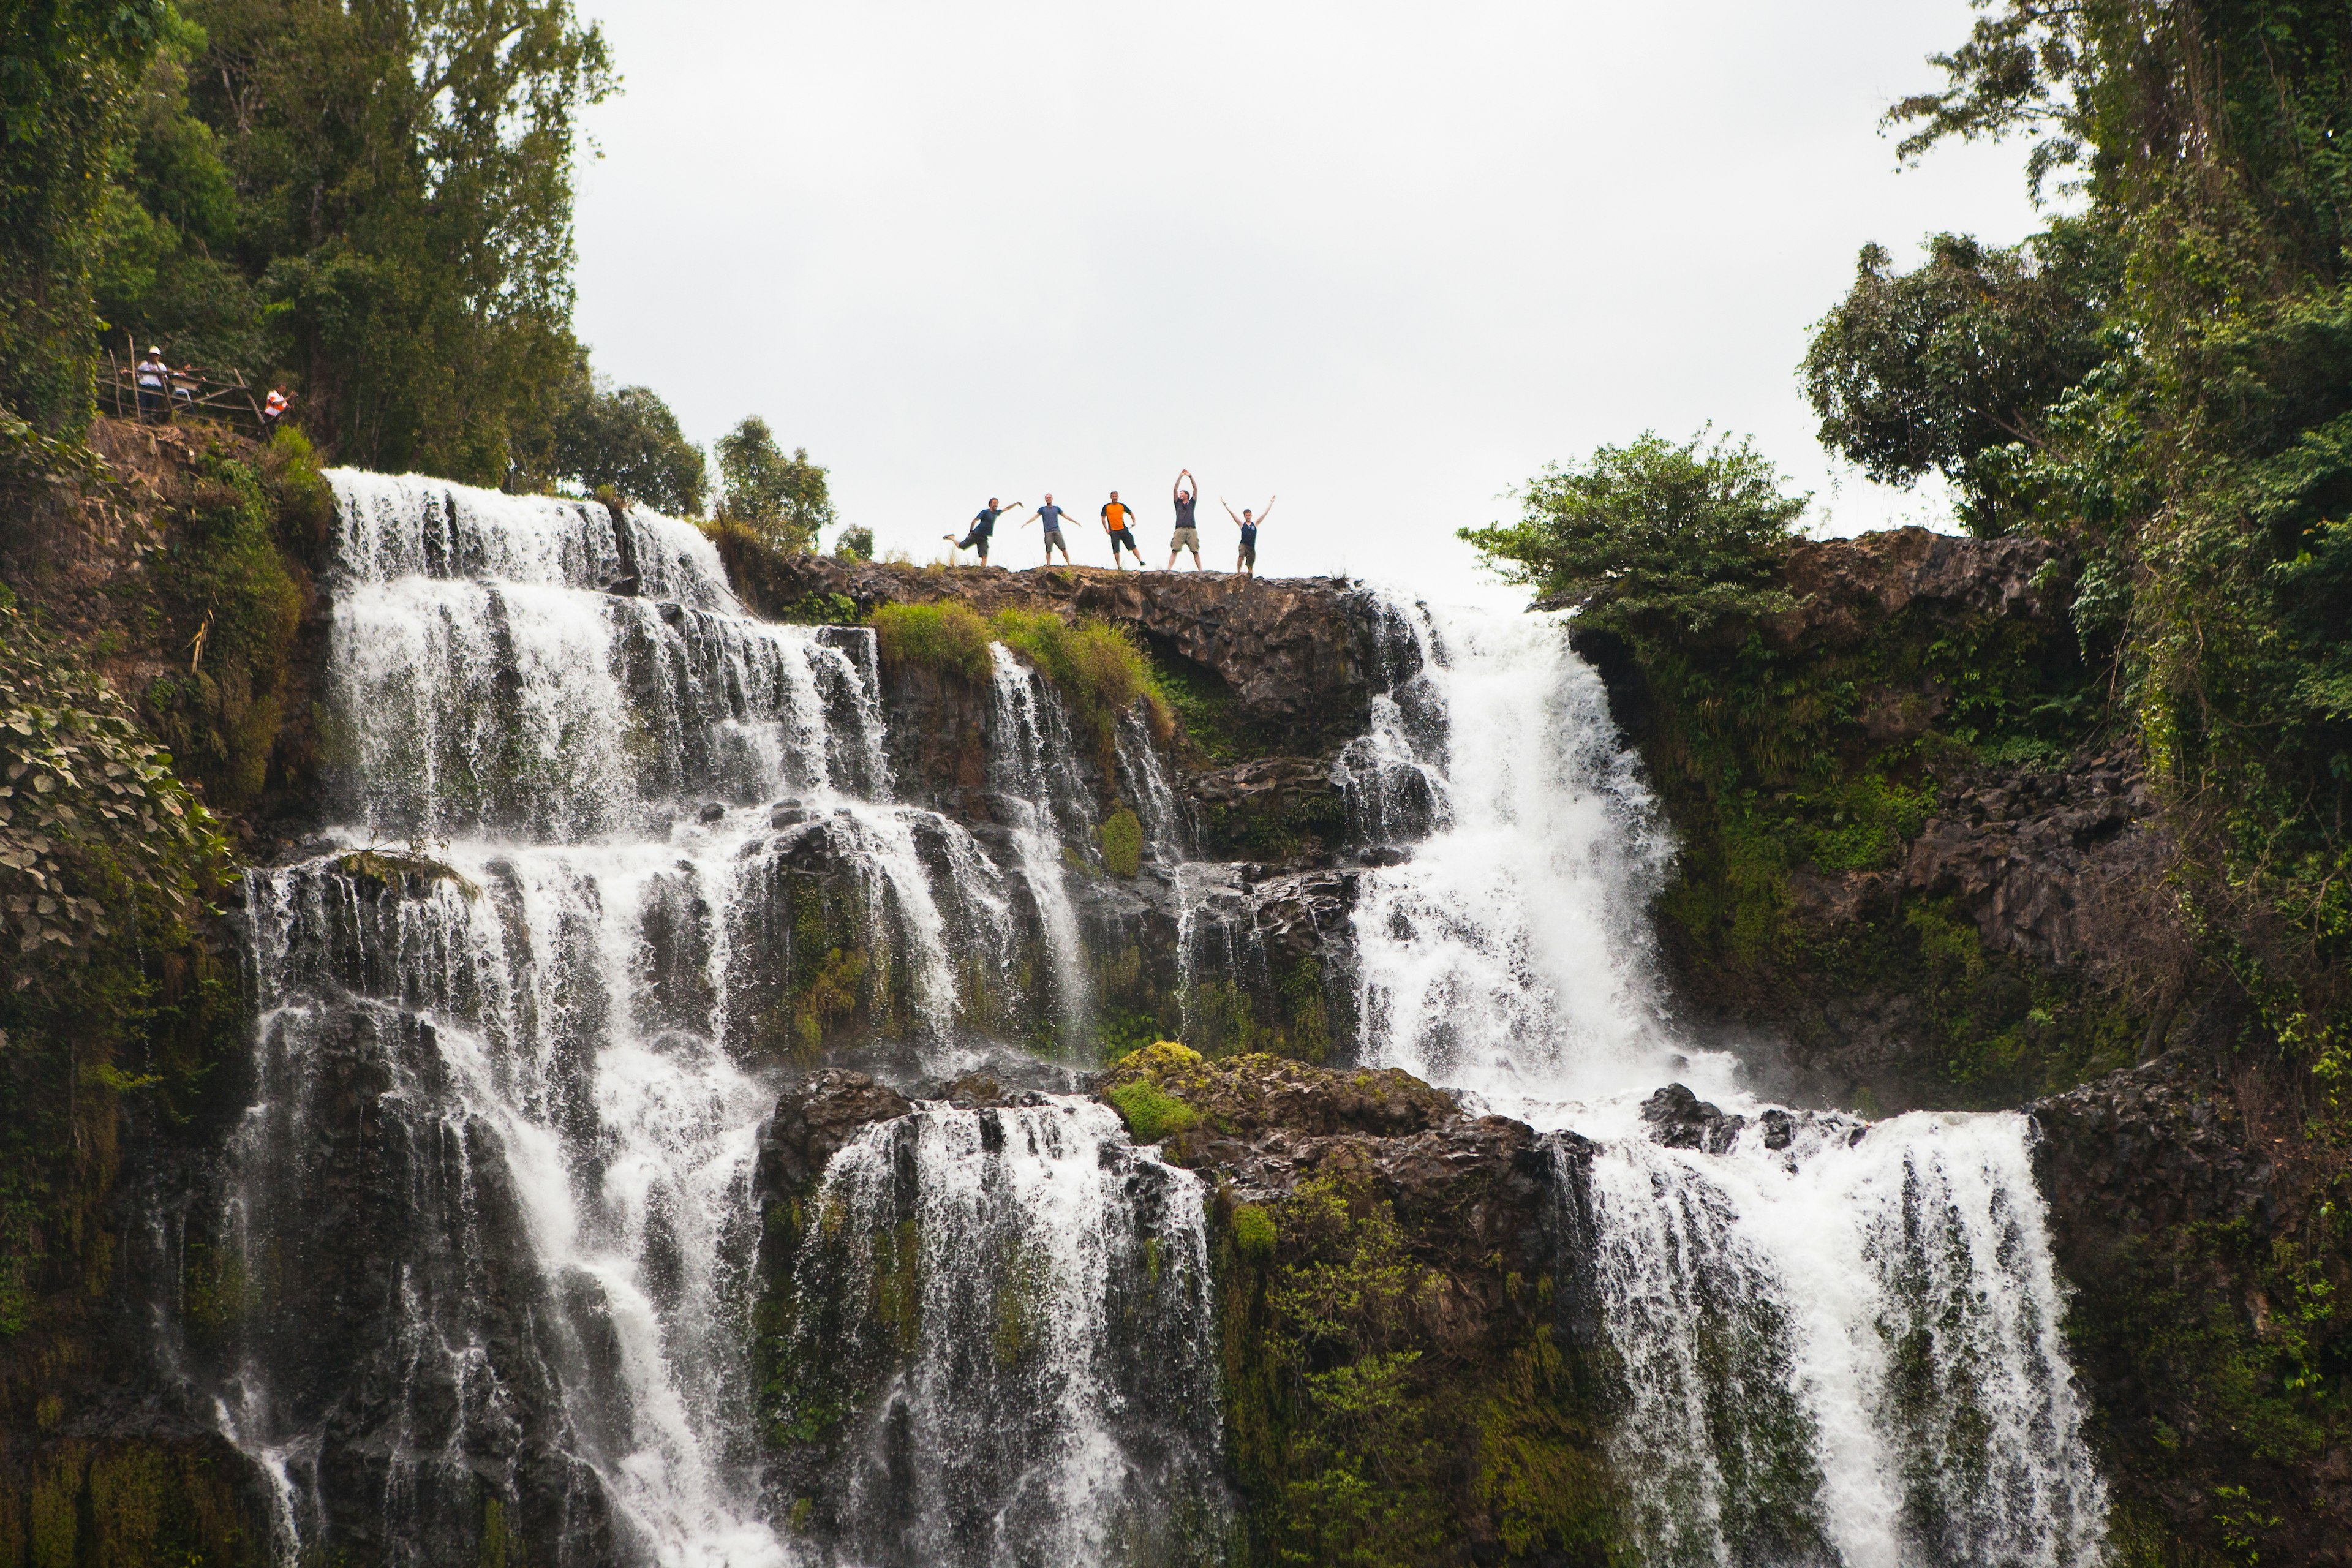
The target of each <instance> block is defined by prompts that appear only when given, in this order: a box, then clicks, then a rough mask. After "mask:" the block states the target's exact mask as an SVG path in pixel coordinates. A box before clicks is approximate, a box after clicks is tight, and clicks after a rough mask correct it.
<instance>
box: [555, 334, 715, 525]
mask: <svg viewBox="0 0 2352 1568" xmlns="http://www.w3.org/2000/svg"><path fill="white" fill-rule="evenodd" d="M547 468H548V471H549V472H550V473H551V474H552V475H554V476H555V477H557V478H559V479H568V480H571V481H572V482H573V483H575V484H577V485H579V486H580V487H581V488H582V489H586V490H591V491H593V490H595V489H600V488H602V487H604V486H607V485H609V486H611V487H612V488H613V489H614V490H616V491H618V492H619V493H620V494H622V495H624V496H626V497H627V498H628V499H630V500H637V501H643V502H644V503H645V504H646V505H647V506H649V507H652V508H653V509H654V510H656V511H666V512H668V513H669V514H670V515H671V516H673V517H699V516H700V515H701V514H702V504H703V499H704V497H705V496H706V495H707V494H708V493H709V480H708V479H707V477H706V475H705V471H704V465H703V458H702V452H701V449H700V448H699V447H696V446H695V445H694V443H692V442H691V441H688V439H687V438H686V437H685V435H684V434H683V433H682V432H680V430H679V429H678V427H677V416H676V415H674V414H672V413H671V412H670V411H669V405H668V404H667V403H665V402H663V401H662V400H661V398H660V397H659V396H657V395H656V394H655V393H654V391H653V389H652V388H650V387H644V386H624V387H621V388H619V389H618V390H615V389H614V388H612V387H610V386H598V385H596V384H594V383H593V381H591V380H590V379H589V376H588V373H587V367H586V365H585V364H584V363H583V365H582V366H581V369H580V374H579V376H578V378H577V380H576V381H575V382H574V383H573V384H572V388H571V395H570V396H569V397H568V399H567V400H566V402H565V404H564V405H563V407H562V410H561V411H560V412H559V413H558V414H557V416H556V418H555V428H554V451H553V454H552V455H551V458H549V459H548V465H547Z"/></svg>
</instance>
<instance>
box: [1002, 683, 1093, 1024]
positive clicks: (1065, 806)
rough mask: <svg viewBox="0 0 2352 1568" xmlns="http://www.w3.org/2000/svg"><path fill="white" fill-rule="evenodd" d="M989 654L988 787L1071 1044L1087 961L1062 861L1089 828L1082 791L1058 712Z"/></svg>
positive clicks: (1083, 1004) (1083, 1010)
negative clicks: (1032, 909) (1006, 831)
mask: <svg viewBox="0 0 2352 1568" xmlns="http://www.w3.org/2000/svg"><path fill="white" fill-rule="evenodd" d="M989 654H990V657H991V658H992V659H993V660H994V661H995V671H994V674H995V697H996V701H995V706H994V710H993V713H992V719H993V721H994V727H995V731H996V732H995V736H994V741H995V744H994V745H993V746H992V748H991V750H990V753H989V762H990V768H991V771H992V773H993V775H994V777H993V778H992V783H993V784H994V785H995V788H996V798H997V799H998V801H999V802H1000V803H1002V805H1003V809H1004V811H1005V813H1006V816H1008V818H1009V821H1008V823H1007V826H1008V827H1010V828H1011V830H1012V834H1013V847H1014V849H1015V851H1016V853H1017V854H1018V856H1019V858H1020V862H1021V876H1022V879H1023V881H1024V882H1025V883H1026V884H1027V886H1028V889H1029V897H1030V899H1031V900H1033V901H1034V903H1035V904H1036V906H1037V917H1038V923H1039V925H1040V926H1041V927H1042V928H1043V930H1044V933H1045V949H1046V951H1045V963H1046V964H1047V966H1048V967H1049V968H1050V969H1051V971H1052V973H1053V976H1054V990H1055V1003H1056V1006H1057V1011H1058V1012H1059V1014H1060V1016H1061V1020H1062V1026H1063V1028H1064V1030H1065V1031H1066V1037H1067V1038H1068V1040H1069V1041H1071V1042H1072V1043H1076V1042H1077V1041H1080V1040H1083V1039H1084V1038H1085V1033H1086V1020H1087V968H1086V953H1085V950H1084V946H1083V943H1082V942H1081V940H1080V938H1079V934H1078V911H1077V909H1076V906H1075V905H1073V904H1072V903H1071V901H1070V889H1069V884H1068V880H1067V869H1066V867H1065V865H1064V856H1065V855H1066V853H1075V851H1068V850H1066V848H1065V846H1066V845H1068V844H1069V843H1070V842H1071V841H1072V839H1073V838H1075V839H1076V842H1078V843H1080V844H1084V843H1086V842H1087V837H1088V836H1089V834H1090V830H1091V828H1092V826H1093V823H1092V821H1091V818H1090V816H1089V814H1088V813H1087V809H1086V806H1085V805H1084V799H1085V792H1084V789H1083V787H1082V786H1081V785H1080V784H1079V783H1078V781H1077V779H1076V777H1075V776H1072V774H1073V770H1072V768H1071V763H1070V758H1071V755H1072V752H1071V747H1070V737H1069V734H1068V732H1067V731H1066V728H1065V727H1064V725H1063V724H1062V723H1061V715H1060V710H1059V708H1058V707H1057V706H1056V705H1055V703H1053V702H1052V701H1051V700H1048V699H1046V698H1045V695H1044V694H1043V693H1042V692H1041V691H1040V690H1039V687H1040V684H1041V682H1040V681H1039V679H1038V676H1037V672H1036V671H1035V670H1033V669H1031V668H1029V667H1028V666H1027V665H1025V664H1023V663H1022V662H1021V661H1020V660H1019V659H1018V658H1014V657H1013V650H1012V649H1011V648H1009V647H1005V646H1004V645H1003V643H991V644H989ZM1082 863H1083V862H1082Z"/></svg>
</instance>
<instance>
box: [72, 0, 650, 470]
mask: <svg viewBox="0 0 2352 1568" xmlns="http://www.w3.org/2000/svg"><path fill="white" fill-rule="evenodd" d="M186 14H187V16H188V18H189V20H190V22H192V23H194V24H195V26H194V28H192V29H190V30H189V31H188V32H187V34H186V37H185V40H184V47H182V48H180V49H178V50H177V51H176V52H175V53H174V55H173V59H172V60H171V61H170V62H169V64H170V66H171V68H170V69H168V70H159V71H158V72H157V73H155V74H153V75H152V76H151V78H150V79H149V80H148V81H147V83H146V84H145V85H146V92H145V94H144V101H143V102H142V105H141V106H140V114H139V126H140V138H139V141H138V144H137V145H136V147H135V148H134V149H133V155H132V156H131V159H130V160H129V161H128V163H127V166H126V167H125V168H124V169H123V170H122V171H121V174H120V175H119V177H118V179H117V181H116V186H115V189H114V191H113V193H112V194H111V195H110V197H109V203H110V208H109V210H110V218H109V231H110V236H111V237H112V239H113V241H114V243H113V244H112V245H111V246H110V249H109V264H108V268H107V276H106V278H105V279H104V284H105V289H104V297H105V300H106V305H107V309H108V310H109V311H110V313H111V314H114V315H115V317H116V319H117V320H118V321H121V324H123V325H125V326H134V327H138V328H140V329H142V330H144V331H148V332H150V334H151V335H160V334H162V333H164V332H169V333H171V334H173V338H174V340H175V341H174V342H173V344H172V346H173V349H174V350H175V352H176V354H177V357H181V358H187V357H191V355H192V354H194V353H201V354H205V355H221V356H227V355H231V354H234V355H235V356H236V358H235V359H234V360H231V361H230V363H235V364H236V368H239V369H242V370H244V371H246V372H247V374H252V375H256V376H257V377H258V376H260V375H261V374H263V373H264V372H265V371H267V372H270V373H273V374H275V373H290V374H289V376H288V379H289V380H291V381H292V382H293V383H294V384H296V386H297V388H298V390H299V391H300V392H301V393H302V398H301V402H300V404H299V406H300V409H301V415H302V418H303V421H304V423H305V425H306V426H308V427H309V429H310V432H311V433H312V434H313V435H314V436H315V437H318V438H319V439H320V441H321V443H322V444H324V445H326V446H328V447H330V448H331V449H332V450H333V451H334V453H335V454H336V456H338V457H339V458H341V459H342V460H344V461H346V462H354V463H360V464H364V465H367V466H370V467H374V468H422V469H426V470H429V471H432V472H436V473H440V474H446V475H447V476H449V477H450V478H453V479H467V480H471V481H473V482H476V483H482V484H501V483H509V482H516V481H521V482H524V483H530V482H533V481H535V480H536V479H538V478H540V477H541V476H539V475H537V474H536V473H535V472H534V471H533V467H532V463H531V461H530V456H531V454H533V453H544V452H546V451H548V450H549V449H550V448H551V428H550V426H551V423H552V421H553V419H554V418H555V416H556V415H557V413H558V412H559V410H560V408H561V404H560V401H559V400H558V399H557V398H556V397H555V396H554V395H553V394H554V393H555V392H556V390H557V389H558V388H559V387H560V386H561V384H562V382H563V380H564V377H565V375H566V373H567V369H568V367H569V366H570V364H571V363H572V361H573V360H574V359H575V358H576V357H577V355H578V353H579V348H578V345H577V343H576V342H574V341H573V339H572V331H571V317H572V277H571V269H572V163H573V158H574V153H575V152H576V150H577V147H576V135H575V131H574V125H575V121H576V117H577V115H578V112H579V110H581V109H582V108H583V107H584V106H586V105H588V104H592V103H594V102H596V101H598V100H601V99H602V98H604V96H605V95H606V94H607V93H609V92H610V91H611V90H612V89H613V82H614V79H613V76H612V71H611V66H610V60H609V58H608V55H607V52H606V48H605V45H604V37H603V35H602V34H601V33H600V32H599V31H598V30H597V29H596V28H594V27H593V26H590V27H583V26H580V25H579V23H578V21H577V19H576V18H575V16H574V15H573V12H572V6H571V4H570V0H187V5H186ZM224 174H225V176H226V178H225V179H224V178H223V177H222V176H223V175H224ZM224 191H226V193H228V194H229V195H231V196H232V197H233V206H232V209H231V211H230V213H229V214H228V215H227V216H226V220H224V218H223V215H222V214H221V211H220V202H219V200H218V197H219V196H220V195H221V194H222V193H223V192H224ZM264 356H267V358H268V360H269V361H271V362H272V363H268V364H266V365H265V364H262V363H256V361H257V360H259V359H261V358H262V357H264Z"/></svg>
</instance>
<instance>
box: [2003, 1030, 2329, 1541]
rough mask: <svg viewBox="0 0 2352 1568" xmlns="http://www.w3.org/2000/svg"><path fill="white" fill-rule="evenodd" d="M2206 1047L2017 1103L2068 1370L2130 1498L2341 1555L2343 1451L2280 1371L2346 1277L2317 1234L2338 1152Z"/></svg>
mask: <svg viewBox="0 0 2352 1568" xmlns="http://www.w3.org/2000/svg"><path fill="white" fill-rule="evenodd" d="M2214 1044H2216V1042H2211V1041H2194V1042H2192V1045H2191V1047H2190V1048H2184V1049H2179V1050H2175V1051H2173V1052H2170V1053H2168V1055H2166V1056H2165V1057H2163V1058H2159V1059H2158V1060H2156V1061H2152V1062H2149V1063H2147V1064H2145V1065H2144V1066H2141V1067H2138V1068H2132V1069H2129V1070H2127V1071H2124V1072H2118V1073H2115V1074H2112V1075H2110V1076H2109V1077H2107V1078H2105V1079H2099V1080H2098V1081H2096V1082H2095V1083H2091V1084H2087V1085H2084V1087H2083V1088H2081V1089H2074V1090H2073V1091H2072V1092H2070V1093H2066V1094H2062V1095H2056V1096H2053V1097H2051V1098H2049V1099H2045V1100H2038V1101H2036V1102H2035V1103H2034V1104H2032V1106H2031V1107H2029V1108H2028V1109H2029V1110H2030V1112H2031V1114H2032V1117H2033V1121H2034V1125H2035V1128H2036V1130H2037V1131H2038V1132H2039V1134H2040V1137H2039V1140H2038V1142H2037V1144H2036V1149H2035V1164H2036V1173H2037V1175H2038V1176H2039V1178H2040V1182H2041V1185H2042V1193H2043V1195H2044V1196H2045V1197H2046V1198H2047V1199H2048V1201H2049V1205H2050V1208H2049V1216H2050V1217H2049V1223H2050V1230H2051V1237H2052V1241H2053V1246H2054V1247H2055V1249H2056V1252H2057V1256H2058V1261H2059V1263H2060V1266H2061V1268H2063V1270H2064V1273H2065V1275H2066V1278H2067V1279H2068V1281H2069V1283H2070V1284H2071V1286H2072V1288H2073V1293H2072V1300H2070V1302H2069V1310H2068V1319H2067V1331H2068V1338H2069V1341H2070V1342H2071V1343H2072V1345H2073V1347H2074V1363H2075V1372H2076V1375H2077V1377H2078V1378H2079V1380H2080V1382H2081V1383H2082V1384H2083V1386H2084V1391H2085V1392H2086V1393H2087V1394H2089V1395H2090V1398H2091V1400H2092V1403H2093V1405H2094V1407H2095V1410H2096V1411H2097V1413H2098V1425H2097V1428H2096V1430H2097V1435H2098V1437H2099V1442H2100V1446H2101V1447H2102V1449H2103V1450H2104V1453H2103V1458H2105V1459H2106V1461H2107V1468H2108V1472H2109V1485H2110V1487H2111V1489H2114V1490H2115V1491H2116V1492H2117V1493H2118V1494H2120V1497H2121V1499H2122V1500H2123V1502H2124V1504H2125V1506H2126V1507H2127V1508H2128V1509H2129V1510H2133V1511H2134V1512H2136V1513H2137V1514H2138V1515H2139V1516H2140V1517H2143V1518H2146V1519H2147V1520H2149V1521H2151V1522H2152V1523H2155V1524H2157V1525H2159V1526H2160V1527H2161V1528H2162V1529H2163V1530H2165V1531H2173V1532H2178V1533H2179V1534H2180V1536H2181V1537H2182V1538H2183V1539H2186V1540H2189V1541H2191V1542H2203V1543H2205V1544H2207V1545H2208V1546H2210V1547H2212V1548H2215V1549H2217V1550H2218V1549H2219V1548H2221V1545H2222V1544H2223V1541H2224V1538H2225V1537H2226V1536H2230V1535H2232V1534H2235V1535H2238V1536H2241V1537H2243V1538H2245V1539H2244V1540H2243V1541H2242V1542H2241V1549H2242V1546H2243V1545H2245V1544H2252V1545H2253V1546H2255V1547H2256V1548H2257V1549H2258V1550H2259V1551H2260V1552H2261V1554H2262V1560H2263V1561H2264V1562H2281V1563H2347V1562H2352V1447H2347V1446H2346V1444H2345V1443H2344V1441H2343V1439H2342V1436H2341V1428H2340V1426H2336V1424H2335V1423H2334V1422H2332V1421H2331V1420H2328V1419H2327V1418H2326V1416H2325V1415H2324V1414H2323V1412H2322V1410H2321V1408H2320V1406H2319V1405H2317V1404H2316V1403H2315V1402H2314V1401H2313V1400H2311V1399H2305V1398H2301V1397H2298V1396H2297V1395H2296V1394H2295V1393H2294V1388H2293V1385H2292V1384H2291V1383H2290V1384H2286V1385H2285V1386H2284V1387H2282V1386H2281V1384H2279V1383H2278V1382H2276V1381H2274V1369H2276V1368H2278V1367H2280V1366H2282V1365H2285V1366H2289V1367H2292V1366H2294V1364H2295V1362H2296V1358H2297V1357H2298V1356H2302V1355H2306V1354H2309V1353H2311V1352H2310V1351H2309V1349H2308V1347H2309V1346H2310V1345H2311V1344H2313V1343H2315V1342H2318V1341H2319V1340H2320V1339H2321V1338H2322V1337H2323V1336H2324V1335H2325V1334H2326V1326H2325V1325H2326V1321H2327V1320H2328V1319H2329V1318H2331V1317H2333V1316H2334V1315H2335V1313H2334V1309H2333V1308H2332V1306H2331V1303H2332V1302H2333V1301H2334V1300H2340V1299H2341V1297H2342V1295H2343V1293H2344V1291H2345V1290H2346V1289H2347V1287H2352V1268H2347V1266H2346V1264H2345V1263H2344V1262H2343V1261H2342V1260H2341V1259H2339V1258H2335V1257H2333V1256H2331V1253H2332V1249H2331V1248H2330V1247H2328V1246H2327V1245H2326V1243H2325V1242H2324V1241H2320V1240H2318V1238H2319V1237H2321V1236H2322V1235H2323V1234H2324V1233H2325V1232H2326V1230H2327V1229H2328V1228H2329V1225H2330V1216H2329V1215H2328V1214H2327V1212H2326V1209H2325V1208H2324V1207H2323V1205H2324V1204H2325V1203H2326V1200H2327V1198H2328V1196H2329V1194H2330V1192H2331V1191H2332V1190H2333V1186H2334V1177H2333V1174H2332V1171H2331V1167H2332V1166H2333V1165H2334V1164H2335V1163H2336V1161H2335V1160H2334V1158H2333V1157H2332V1156H2331V1154H2330V1152H2328V1151H2327V1150H2326V1149H2325V1148H2323V1147H2320V1146H2317V1145H2315V1144H2313V1143H2310V1142H2306V1140H2305V1127H2306V1125H2307V1124H2308V1123H2307V1120H2306V1111H2305V1108H2304V1107H2302V1106H2301V1105H2300V1104H2299V1103H2294V1102H2292V1101H2289V1100H2286V1099H2284V1097H2283V1096H2282V1094H2281V1091H2280V1090H2279V1089H2278V1088H2277V1087H2276V1081H2275V1079H2272V1078H2270V1077H2268V1076H2267V1075H2264V1074H2261V1073H2258V1072H2257V1071H2255V1070H2254V1069H2252V1068H2250V1067H2249V1066H2248V1065H2247V1064H2245V1063H2244V1062H2242V1060H2239V1059H2238V1058H2237V1053H2236V1052H2235V1051H2234V1050H2229V1049H2222V1050H2218V1051H2216V1050H2212V1049H2210V1048H2207V1047H2211V1046H2212V1045H2214ZM2314 1310H2316V1311H2317V1313H2318V1315H2317V1316H2316V1317H2314V1316H2311V1315H2309V1314H2311V1313H2312V1312H2313V1311H2314ZM2324 1382H2325V1377H2324V1376H2323V1377H2322V1378H2321V1379H2320V1380H2318V1382H2315V1383H2313V1384H2310V1385H2309V1386H2310V1387H2312V1388H2313V1389H2316V1388H2317V1387H2318V1386H2319V1384H2320V1383H2324ZM2318 1397H2321V1398H2324V1397H2325V1396H2324V1395H2322V1396H2318ZM2225 1488H2226V1489H2237V1490H2234V1491H2225V1490H2223V1489H2225ZM2247 1498H2253V1499H2258V1500H2260V1501H2261V1506H2260V1507H2259V1508H2258V1509H2255V1508H2250V1507H2248V1506H2247V1505H2246V1504H2245V1503H2244V1501H2243V1500H2244V1499H2247ZM2248 1514H2252V1515H2253V1516H2254V1517H2253V1519H2252V1523H2251V1525H2248V1524H2245V1523H2237V1522H2231V1521H2236V1520H2240V1519H2241V1518H2242V1516H2245V1515H2248ZM2265 1520H2268V1521H2272V1522H2269V1523H2267V1524H2266V1523H2264V1522H2263V1521H2265ZM2216 1560H2217V1561H2218V1560H2219V1559H2218V1558H2217V1559H2216Z"/></svg>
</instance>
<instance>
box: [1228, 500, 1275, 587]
mask: <svg viewBox="0 0 2352 1568" xmlns="http://www.w3.org/2000/svg"><path fill="white" fill-rule="evenodd" d="M1279 499H1280V498H1279V497H1276V496H1268V497H1266V498H1265V505H1264V506H1262V507H1260V508H1258V509H1257V511H1256V513H1255V515H1253V514H1252V513H1251V511H1250V509H1249V508H1247V507H1244V508H1242V514H1241V516H1239V517H1234V503H1233V502H1231V501H1229V500H1226V499H1225V498H1224V497H1223V496H1219V497H1218V498H1217V504H1218V505H1219V506H1222V507H1223V508H1224V509H1225V515H1226V516H1227V517H1234V526H1235V527H1237V528H1239V529H1240V530H1241V531H1242V551H1241V553H1240V554H1239V555H1237V556H1235V557H1234V571H1236V572H1238V573H1240V574H1242V575H1243V576H1244V577H1255V576H1256V575H1257V525H1258V524H1259V523H1262V522H1264V521H1265V514H1266V513H1267V512H1270V511H1272V510H1274V503H1275V502H1276V500H1279Z"/></svg>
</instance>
